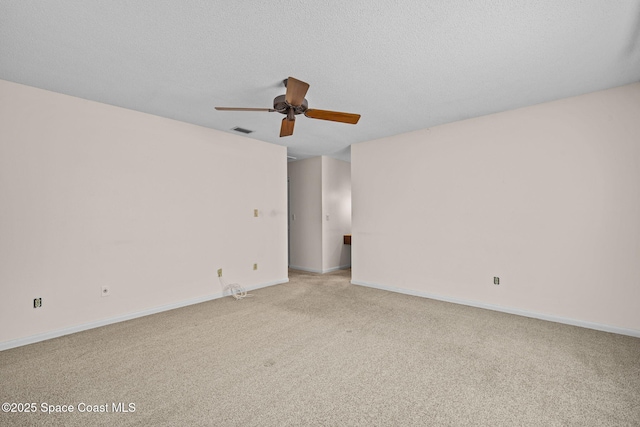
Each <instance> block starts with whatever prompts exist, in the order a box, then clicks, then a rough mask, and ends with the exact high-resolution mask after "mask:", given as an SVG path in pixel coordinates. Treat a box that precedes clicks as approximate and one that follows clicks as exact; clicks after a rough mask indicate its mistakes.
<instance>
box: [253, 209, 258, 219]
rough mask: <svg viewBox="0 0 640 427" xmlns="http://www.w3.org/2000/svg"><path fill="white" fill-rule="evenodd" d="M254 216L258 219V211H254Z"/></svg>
mask: <svg viewBox="0 0 640 427" xmlns="http://www.w3.org/2000/svg"><path fill="white" fill-rule="evenodd" d="M253 216H255V217H256V218H257V217H258V209H254V210H253Z"/></svg>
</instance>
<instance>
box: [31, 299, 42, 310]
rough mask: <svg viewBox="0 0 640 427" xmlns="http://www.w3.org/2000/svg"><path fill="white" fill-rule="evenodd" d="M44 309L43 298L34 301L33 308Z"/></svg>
mask: <svg viewBox="0 0 640 427" xmlns="http://www.w3.org/2000/svg"><path fill="white" fill-rule="evenodd" d="M40 307H42V298H34V299H33V308H40Z"/></svg>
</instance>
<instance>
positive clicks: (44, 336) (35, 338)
mask: <svg viewBox="0 0 640 427" xmlns="http://www.w3.org/2000/svg"><path fill="white" fill-rule="evenodd" d="M288 281H289V279H288V278H286V279H281V280H274V281H271V282H267V283H261V284H258V285H255V286H250V287H247V288H245V290H247V291H253V290H256V289H260V288H266V287H268V286H273V285H279V284H281V283H287V282H288ZM229 295H230V294H225V295H223V294H222V292H216V293H215V294H212V295H206V296H202V297H198V298H191V299H188V300H184V301H178V302H175V303H171V304H166V305H163V306H160V307H153V308H149V309H146V310H142V311H136V312H134V313H128V314H123V315H120V316H115V317H110V318H107V319H102V320H96V321H94V322H89V323H83V324H81V325H76V326H70V327H68V328H63V329H58V330H55V331H50V332H43V333H41V334H36V335H31V336H28V337H25V338H17V339H14V340H9V341H5V342H2V343H0V351H2V350H8V349H10V348H15V347H21V346H23V345H27V344H33V343H37V342H40V341H46V340H49V339H51V338H57V337H61V336H64V335H69V334H73V333H76V332H81V331H86V330H88V329H93V328H99V327H101V326H106V325H111V324H113V323H118V322H124V321H126V320H131V319H135V318H138V317H143V316H148V315H150V314H155V313H160V312H163V311H168V310H173V309H176V308H180V307H186V306H188V305H193V304H199V303H201V302H206V301H211V300H214V299H218V298H222V297H224V296H229Z"/></svg>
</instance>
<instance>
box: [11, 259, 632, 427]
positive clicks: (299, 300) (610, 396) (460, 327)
mask: <svg viewBox="0 0 640 427" xmlns="http://www.w3.org/2000/svg"><path fill="white" fill-rule="evenodd" d="M349 274H350V272H349V271H339V272H335V273H331V274H325V275H317V274H307V273H300V272H294V271H291V272H290V282H289V283H287V284H283V285H278V286H272V287H269V288H265V289H261V290H257V291H254V292H253V294H254V296H253V297H252V298H247V299H245V300H242V301H236V300H234V299H232V298H230V297H228V298H224V299H219V300H215V301H210V302H206V303H202V304H197V305H193V306H190V307H185V308H181V309H177V310H173V311H169V312H164V313H160V314H156V315H152V316H147V317H144V318H140V319H135V320H131V321H128V322H123V323H119V324H115V325H110V326H106V327H102V328H98V329H93V330H90V331H85V332H81V333H77V334H74V335H69V336H65V337H60V338H57V339H53V340H49V341H45V342H41V343H37V344H32V345H29V346H24V347H21V348H16V349H11V350H6V351H3V352H0V400H1V401H2V402H16V403H23V404H24V403H31V402H33V403H35V404H36V406H37V410H38V413H35V414H34V413H22V414H20V413H0V425H2V426H28V425H65V426H84V425H105V426H106V425H109V426H111V425H149V426H163V425H167V426H179V425H184V426H197V425H203V426H207V425H211V426H306V425H314V426H316V425H319V426H426V425H431V426H434V425H435V426H441V425H442V426H465V425H470V426H471V425H472V426H581V427H582V426H639V425H640V339H638V338H632V337H628V336H621V335H616V334H611V333H606V332H598V331H593V330H589V329H582V328H578V327H573V326H567V325H561V324H556V323H551V322H545V321H540V320H534V319H528V318H524V317H519V316H514V315H509V314H503V313H498V312H492V311H489V310H482V309H477V308H471V307H465V306H460V305H455V304H450V303H445V302H439V301H433V300H428V299H423V298H418V297H412V296H407V295H401V294H394V293H390V292H385V291H381V290H376V289H369V288H365V287H360V286H354V285H350V284H349ZM4 327H7V325H4ZM118 403H122V405H121V408H123V407H124V408H126V409H128V410H130V409H131V408H130V407H129V403H132V404H134V405H135V412H131V411H130V412H127V413H123V412H121V413H114V412H113V410H114V409H115V408H114V404H115V406H116V407H117V405H118ZM43 404H49V405H63V404H67V405H68V404H71V405H74V408H75V411H74V412H73V413H55V414H43V413H41V410H42V405H43ZM84 405H96V409H98V410H100V409H102V408H107V409H108V410H109V412H108V413H89V412H79V409H85V411H86V407H85V406H84ZM100 405H102V408H101V407H100ZM79 406H80V407H79Z"/></svg>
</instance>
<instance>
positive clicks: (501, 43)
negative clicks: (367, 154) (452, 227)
mask: <svg viewBox="0 0 640 427" xmlns="http://www.w3.org/2000/svg"><path fill="white" fill-rule="evenodd" d="M288 76H294V77H296V78H298V79H300V80H304V81H306V82H308V83H309V84H310V85H311V87H310V89H309V92H308V94H307V99H308V101H309V105H310V108H319V109H328V110H338V111H346V112H352V113H359V114H361V115H362V118H361V119H360V122H359V123H358V124H357V125H348V124H342V123H332V122H327V121H323V120H313V119H309V118H306V117H303V116H298V120H296V128H295V133H294V135H293V136H291V137H287V138H279V137H278V135H279V129H280V121H281V119H282V117H283V116H281V115H279V114H277V113H260V112H242V113H240V112H221V111H215V110H214V108H213V107H214V106H238V107H265V108H269V107H271V106H272V100H273V98H274V97H275V96H277V95H280V94H283V93H284V90H285V89H284V87H283V86H282V80H283V79H285V78H286V77H288ZM0 78H1V79H5V80H9V81H13V82H18V83H23V84H27V85H30V86H35V87H39V88H43V89H48V90H52V91H55V92H61V93H65V94H69V95H73V96H78V97H81V98H86V99H91V100H95V101H99V102H103V103H107V104H112V105H117V106H121V107H126V108H130V109H133V110H138V111H143V112H147V113H151V114H156V115H159V116H164V117H169V118H172V119H177V120H181V121H185V122H189V123H194V124H198V125H202V126H206V127H210V128H214V129H218V130H222V131H227V132H233V131H231V128H233V127H235V126H240V127H244V128H248V129H252V130H254V131H255V132H254V133H252V134H251V135H250V137H252V138H256V139H260V140H263V141H268V142H272V143H275V144H282V145H286V146H287V147H289V148H288V152H289V155H292V156H295V157H298V158H305V157H310V156H315V155H330V156H333V157H336V158H340V159H344V160H347V159H349V146H350V145H351V144H352V143H355V142H360V141H367V140H372V139H377V138H381V137H385V136H390V135H394V134H398V133H403V132H408V131H412V130H417V129H421V128H427V127H432V126H435V125H439V124H443V123H448V122H452V121H456V120H461V119H465V118H469V117H475V116H480V115H485V114H489V113H494V112H499V111H505V110H509V109H513V108H517V107H522V106H526V105H532V104H536V103H540V102H545V101H550V100H554V99H558V98H563V97H567V96H573V95H579V94H583V93H588V92H593V91H596V90H601V89H606V88H610V87H615V86H620V85H624V84H628V83H632V82H637V81H640V0H616V1H611V0H562V1H558V0H537V1H530V0H485V1H468V0H431V1H427V0H425V1H419V0H415V1H400V0H396V1H392V0H386V1H385V0H350V1H339V0H336V1H328V0H325V1H318V0H316V1H313V2H311V1H302V0H298V1H294V0H269V1H264V0H261V1H253V0H243V1H237V2H233V1H211V0H181V1H178V0H175V1H168V0H164V1H160V0H136V1H128V0H86V1H80V0H74V1H71V0H56V1H25V0H16V1H9V0H0Z"/></svg>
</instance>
